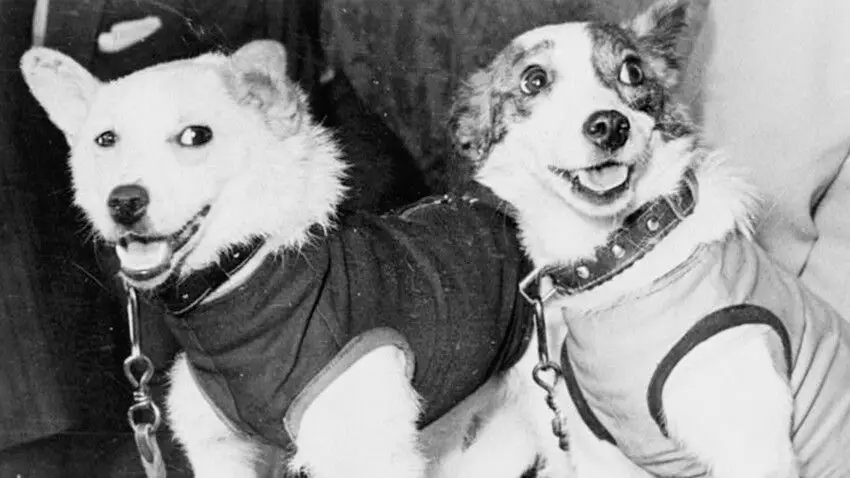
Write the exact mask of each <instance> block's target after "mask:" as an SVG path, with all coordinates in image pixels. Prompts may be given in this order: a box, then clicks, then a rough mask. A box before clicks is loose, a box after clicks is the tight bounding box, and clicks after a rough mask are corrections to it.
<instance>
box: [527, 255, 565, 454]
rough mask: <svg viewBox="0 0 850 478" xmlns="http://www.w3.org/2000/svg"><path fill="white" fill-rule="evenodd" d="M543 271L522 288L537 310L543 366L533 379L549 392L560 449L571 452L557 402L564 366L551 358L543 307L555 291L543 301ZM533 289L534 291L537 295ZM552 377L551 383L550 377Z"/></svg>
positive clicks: (535, 272) (548, 402) (537, 271)
mask: <svg viewBox="0 0 850 478" xmlns="http://www.w3.org/2000/svg"><path fill="white" fill-rule="evenodd" d="M541 271H542V269H541V268H537V269H535V270H533V271H532V272H531V273H530V274H528V275H527V276H526V277H525V278H524V279H523V280H522V281H521V282H520V285H519V290H520V294H522V296H523V297H524V298H525V300H526V301H528V303H530V304H531V305H532V306H533V307H534V327H535V329H537V355H538V357H539V359H540V360H539V362H538V363H537V364H536V365H535V366H534V369H533V370H532V372H531V374H532V378H534V383H536V384H537V385H538V386H539V387H540V388H542V389H543V391H544V392H546V405H547V406H548V407H549V409H550V410H552V414H553V415H555V416H554V417H553V418H552V433H553V434H554V435H555V436H556V437H558V446H559V447H560V448H561V449H562V450H564V451H569V449H570V440H569V436H568V434H567V418H566V417H565V416H564V413H563V412H562V411H561V408H560V407H559V406H558V403H557V402H556V401H555V386H557V384H558V381H559V380H561V379H562V378H563V376H564V374H563V371H562V370H561V366H560V365H559V364H558V363H557V362H553V361H552V360H551V359H550V358H549V341H548V338H547V335H546V318H545V315H544V309H543V303H544V302H545V301H546V300H547V299H549V297H551V296H552V294H554V293H555V291H554V289H553V290H552V291H550V292H549V293H548V294H546V297H543V298H541V297H540V294H539V293H538V291H539V290H540V276H541ZM531 289H534V290H533V291H532V290H531ZM547 374H548V375H549V377H548V380H547V377H546V375H547Z"/></svg>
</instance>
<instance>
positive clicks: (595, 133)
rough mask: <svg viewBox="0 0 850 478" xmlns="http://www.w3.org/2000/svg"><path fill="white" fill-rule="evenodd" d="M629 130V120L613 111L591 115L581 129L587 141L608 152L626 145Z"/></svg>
mask: <svg viewBox="0 0 850 478" xmlns="http://www.w3.org/2000/svg"><path fill="white" fill-rule="evenodd" d="M630 128H631V125H629V119H628V118H626V117H625V115H623V114H622V113H620V112H617V111H614V110H607V111H597V112H596V113H593V114H592V115H590V117H589V118H587V121H585V122H584V127H583V129H584V135H585V136H586V137H587V139H589V140H590V141H591V142H592V143H593V144H595V145H596V146H599V147H600V148H602V149H605V150H608V151H615V150H617V149H620V148H622V147H623V145H624V144H626V141H627V140H628V139H629V129H630Z"/></svg>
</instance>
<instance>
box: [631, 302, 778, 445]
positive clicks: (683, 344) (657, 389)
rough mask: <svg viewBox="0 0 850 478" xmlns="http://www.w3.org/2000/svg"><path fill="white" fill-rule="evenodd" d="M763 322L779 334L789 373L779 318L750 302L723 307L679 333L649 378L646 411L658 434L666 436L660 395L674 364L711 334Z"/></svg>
mask: <svg viewBox="0 0 850 478" xmlns="http://www.w3.org/2000/svg"><path fill="white" fill-rule="evenodd" d="M752 324H762V325H767V326H769V327H771V328H772V329H773V330H774V331H776V333H777V334H778V335H779V339H780V340H781V341H782V348H783V350H784V352H785V362H786V365H787V369H788V371H789V372H788V373H789V374H790V373H791V372H790V371H791V364H792V358H791V339H790V337H789V335H788V330H787V329H786V328H785V325H784V324H783V323H782V321H781V320H779V318H778V317H777V316H776V315H775V314H774V313H773V312H771V311H769V310H767V309H765V308H764V307H760V306H757V305H751V304H742V305H734V306H729V307H725V308H723V309H720V310H717V311H715V312H712V313H711V314H709V315H707V316H705V317H704V318H703V319H702V320H700V321H699V322H697V323H696V325H694V326H693V327H691V328H690V330H688V332H687V333H685V335H684V336H682V338H681V339H679V341H678V342H677V343H676V345H674V346H673V348H671V349H670V351H669V352H667V355H666V356H664V358H663V359H662V360H661V362H660V363H659V364H658V367H657V368H656V369H655V373H653V375H652V379H651V380H650V381H649V387H648V390H647V395H646V400H647V406H648V407H649V413H650V415H651V416H652V419H653V420H655V423H656V424H657V425H658V428H659V429H660V430H661V433H663V434H664V436H668V431H667V423H666V420H665V419H664V403H663V402H662V398H661V394H662V392H663V391H664V385H665V384H666V383H667V379H668V378H669V377H670V374H671V373H672V372H673V369H674V368H675V367H676V365H677V364H678V363H679V362H681V360H682V359H683V358H684V357H685V356H686V355H687V354H688V353H689V352H690V351H692V350H693V349H694V348H696V346H697V345H699V344H701V343H703V342H705V341H706V340H708V339H710V338H712V337H714V336H715V335H717V334H719V333H720V332H723V331H726V330H729V329H732V328H734V327H738V326H740V325H752Z"/></svg>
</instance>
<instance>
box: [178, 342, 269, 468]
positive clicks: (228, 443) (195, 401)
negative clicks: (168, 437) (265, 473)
mask: <svg viewBox="0 0 850 478" xmlns="http://www.w3.org/2000/svg"><path fill="white" fill-rule="evenodd" d="M168 415H169V423H170V425H171V428H172V429H173V430H174V436H175V437H176V438H177V441H178V442H179V443H180V444H181V445H182V446H183V448H184V449H185V451H186V455H187V457H188V458H189V463H190V464H191V465H192V470H193V471H194V475H195V476H196V477H197V478H213V477H216V478H217V477H222V476H226V477H228V478H254V477H255V476H256V472H255V466H256V459H257V454H258V451H259V449H258V447H257V446H256V445H254V444H252V443H251V442H249V441H247V440H246V439H245V438H243V437H242V436H240V435H239V434H237V433H236V432H235V431H234V430H233V429H232V428H230V426H229V425H228V424H226V423H224V422H223V421H222V420H221V419H220V418H219V416H218V415H217V414H216V412H215V410H213V408H212V406H211V405H210V404H209V402H207V399H206V398H205V397H204V395H203V393H202V392H201V390H200V388H198V386H197V384H196V383H195V379H194V378H193V377H192V372H191V371H190V370H189V362H188V360H187V359H186V356H185V355H184V354H181V355H180V356H178V357H177V360H176V362H175V363H174V366H173V367H172V369H171V388H170V390H169V393H168Z"/></svg>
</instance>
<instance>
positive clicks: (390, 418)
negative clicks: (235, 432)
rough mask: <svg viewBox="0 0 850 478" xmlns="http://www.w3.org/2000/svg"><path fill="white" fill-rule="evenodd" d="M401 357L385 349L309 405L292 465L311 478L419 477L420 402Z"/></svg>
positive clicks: (422, 463) (367, 357) (363, 360)
mask: <svg viewBox="0 0 850 478" xmlns="http://www.w3.org/2000/svg"><path fill="white" fill-rule="evenodd" d="M406 368H407V364H406V361H405V356H404V353H403V352H402V351H401V350H400V349H398V348H397V347H395V346H384V347H380V348H378V349H375V350H374V351H372V352H370V353H368V354H367V355H365V356H364V357H363V358H361V359H359V360H358V361H357V362H355V363H354V364H353V365H352V366H351V367H349V368H348V369H347V370H346V371H345V372H343V373H342V374H341V375H340V376H339V377H338V378H337V379H336V380H334V381H333V382H332V383H331V384H330V385H328V386H327V388H325V389H324V390H323V391H322V392H321V393H320V394H319V395H318V396H317V397H316V398H315V400H313V402H312V403H311V404H310V405H309V407H308V408H307V410H306V411H305V412H304V416H303V418H302V420H301V426H300V429H299V430H298V432H297V435H296V439H295V445H296V449H297V451H296V454H295V457H294V459H293V463H292V466H293V467H295V468H301V467H303V468H304V469H306V470H308V473H309V475H310V476H311V477H312V478H343V477H345V478H375V477H393V478H418V477H421V476H423V474H424V470H425V459H424V457H423V456H422V453H421V451H420V450H419V443H418V433H417V427H416V421H417V419H418V417H419V414H420V400H419V397H418V395H417V394H416V392H415V391H414V390H413V387H412V386H411V384H410V379H409V378H408V376H407V372H406Z"/></svg>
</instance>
